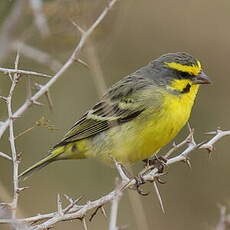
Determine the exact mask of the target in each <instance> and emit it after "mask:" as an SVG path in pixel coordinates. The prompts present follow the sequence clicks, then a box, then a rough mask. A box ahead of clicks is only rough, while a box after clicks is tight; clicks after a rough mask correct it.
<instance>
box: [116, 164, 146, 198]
mask: <svg viewBox="0 0 230 230" xmlns="http://www.w3.org/2000/svg"><path fill="white" fill-rule="evenodd" d="M114 162H115V166H116V168H117V171H118V173H119V175H120V177H121V179H122V181H124V182H126V181H127V182H128V181H130V180H132V179H133V176H132V175H131V173H130V172H129V171H128V170H127V169H126V168H125V167H124V165H122V164H121V163H119V162H117V161H115V160H114ZM134 179H135V181H136V183H135V185H134V186H132V187H131V189H134V190H136V191H137V192H138V193H139V194H140V195H142V196H146V195H148V194H149V193H145V192H144V191H143V190H142V189H141V188H140V186H141V185H143V184H144V183H145V181H144V180H143V177H142V175H141V173H139V174H138V175H137V176H135V177H134Z"/></svg>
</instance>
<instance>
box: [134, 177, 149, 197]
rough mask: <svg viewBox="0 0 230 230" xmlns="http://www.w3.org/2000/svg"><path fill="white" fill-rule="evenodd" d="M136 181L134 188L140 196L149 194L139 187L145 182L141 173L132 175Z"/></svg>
mask: <svg viewBox="0 0 230 230" xmlns="http://www.w3.org/2000/svg"><path fill="white" fill-rule="evenodd" d="M134 179H135V181H136V183H135V185H134V187H133V188H134V189H135V190H136V191H137V192H138V194H140V195H142V196H147V195H149V192H144V191H143V189H141V188H140V186H141V185H143V184H145V180H144V179H143V177H142V175H141V174H138V175H137V176H135V177H134Z"/></svg>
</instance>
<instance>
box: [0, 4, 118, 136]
mask: <svg viewBox="0 0 230 230" xmlns="http://www.w3.org/2000/svg"><path fill="white" fill-rule="evenodd" d="M116 2H117V0H112V1H110V2H109V4H108V5H107V6H106V8H105V9H104V10H103V12H102V13H101V14H100V15H99V17H98V18H97V19H96V21H95V22H94V23H93V24H92V25H91V26H90V27H89V29H88V30H86V31H85V32H84V33H83V34H82V36H81V39H80V41H79V43H78V45H77V46H76V48H75V50H74V51H73V53H72V55H71V56H70V58H69V59H68V60H67V61H66V63H65V64H64V65H63V66H62V68H61V69H60V70H59V71H58V72H57V73H56V74H55V75H54V77H53V78H51V79H50V80H49V81H48V82H47V83H46V84H45V85H44V86H42V88H41V89H40V90H39V91H38V92H36V93H35V94H34V95H33V96H32V97H31V98H30V100H27V101H26V102H25V103H24V104H23V105H22V106H21V107H20V108H19V109H18V110H17V111H16V112H15V113H14V114H13V117H15V118H16V117H18V116H21V115H22V114H23V113H24V112H25V111H26V110H27V109H28V108H29V107H30V106H31V105H32V104H34V102H36V101H37V100H38V99H39V98H40V97H41V96H42V95H44V94H45V93H46V92H47V90H48V89H49V88H50V87H51V86H52V85H53V84H54V83H55V82H56V81H57V80H58V79H59V77H61V76H62V75H63V73H64V72H65V71H66V70H67V69H68V68H69V67H70V66H71V65H72V64H73V63H74V60H77V59H78V58H79V55H80V51H81V49H82V48H83V46H84V45H85V43H86V41H87V39H88V38H89V36H90V35H91V34H92V33H93V31H94V30H95V29H96V27H97V26H98V25H99V24H100V23H101V22H102V20H103V19H104V18H105V16H106V15H107V13H108V12H109V11H110V9H111V8H112V7H113V5H114V4H115V3H116ZM9 124H10V119H9V118H8V119H7V120H5V121H4V122H3V123H2V125H1V127H0V138H1V136H2V135H3V133H4V132H5V130H6V129H7V127H8V126H9Z"/></svg>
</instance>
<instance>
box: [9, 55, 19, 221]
mask: <svg viewBox="0 0 230 230" xmlns="http://www.w3.org/2000/svg"><path fill="white" fill-rule="evenodd" d="M18 62H19V54H18V53H17V57H16V60H15V69H16V70H17V69H18ZM19 77H20V75H19V74H17V73H15V74H14V75H13V76H11V81H12V84H11V88H10V92H9V95H8V97H7V98H6V102H7V109H8V116H9V120H10V122H9V123H10V124H9V131H10V135H9V141H10V147H11V152H12V160H13V188H14V196H13V201H12V203H11V208H12V219H15V218H16V211H17V205H18V195H19V186H18V165H19V156H18V154H17V152H16V146H15V138H14V117H13V113H12V97H13V93H14V90H15V87H16V85H17V82H18V79H19Z"/></svg>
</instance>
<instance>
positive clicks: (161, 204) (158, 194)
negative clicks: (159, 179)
mask: <svg viewBox="0 0 230 230" xmlns="http://www.w3.org/2000/svg"><path fill="white" fill-rule="evenodd" d="M153 186H154V189H155V192H156V195H157V198H158V201H159V203H160V206H161V210H162V212H163V213H164V214H165V209H164V205H163V202H162V199H161V194H160V191H159V189H158V187H157V183H156V181H154V182H153Z"/></svg>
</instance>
